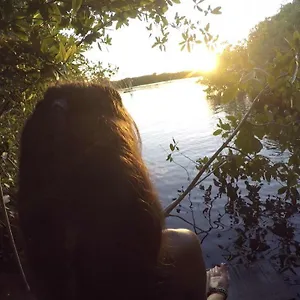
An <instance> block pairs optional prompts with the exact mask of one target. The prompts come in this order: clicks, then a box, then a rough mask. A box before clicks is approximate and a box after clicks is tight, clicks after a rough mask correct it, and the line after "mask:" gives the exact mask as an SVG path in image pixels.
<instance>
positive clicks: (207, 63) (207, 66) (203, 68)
mask: <svg viewBox="0 0 300 300" xmlns="http://www.w3.org/2000/svg"><path fill="white" fill-rule="evenodd" d="M185 64H186V67H185V69H186V70H187V69H188V70H193V71H195V72H212V71H214V70H215V69H216V68H217V66H218V55H217V54H216V53H214V52H212V51H210V50H208V49H206V48H202V49H199V50H198V51H193V52H191V53H189V54H188V56H187V58H186V62H185Z"/></svg>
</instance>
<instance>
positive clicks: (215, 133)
mask: <svg viewBox="0 0 300 300" xmlns="http://www.w3.org/2000/svg"><path fill="white" fill-rule="evenodd" d="M221 133H222V129H217V130H216V131H215V132H214V133H213V135H215V136H217V135H220V134H221Z"/></svg>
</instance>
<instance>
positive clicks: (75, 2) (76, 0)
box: [72, 0, 82, 13]
mask: <svg viewBox="0 0 300 300" xmlns="http://www.w3.org/2000/svg"><path fill="white" fill-rule="evenodd" d="M81 5H82V0H72V10H73V13H77V11H78V10H79V8H80V7H81Z"/></svg>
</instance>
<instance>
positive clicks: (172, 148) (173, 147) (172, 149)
mask: <svg viewBox="0 0 300 300" xmlns="http://www.w3.org/2000/svg"><path fill="white" fill-rule="evenodd" d="M170 149H171V151H172V152H173V151H174V150H175V146H174V145H173V144H170Z"/></svg>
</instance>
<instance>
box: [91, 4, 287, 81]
mask: <svg viewBox="0 0 300 300" xmlns="http://www.w3.org/2000/svg"><path fill="white" fill-rule="evenodd" d="M181 2H182V4H178V5H175V6H173V8H172V10H171V11H170V12H168V13H169V16H170V17H171V16H173V15H174V14H175V12H176V11H178V12H179V14H181V15H187V16H189V17H191V18H195V19H197V16H198V15H199V18H201V20H203V25H204V26H203V27H205V25H206V24H207V23H208V22H210V23H211V27H210V28H211V29H210V31H211V33H213V34H219V35H220V39H221V40H222V41H225V40H226V41H228V42H230V43H236V42H238V41H239V40H243V39H244V38H247V35H248V33H249V30H250V29H251V28H253V27H254V26H255V25H256V24H257V23H258V22H260V21H263V20H264V19H265V18H266V17H269V16H272V15H274V14H276V13H277V12H278V10H279V9H280V6H281V5H282V4H286V3H287V2H291V1H289V0H206V1H204V2H203V4H204V5H203V8H206V7H207V5H208V4H211V5H212V8H214V7H217V6H222V15H214V16H208V17H206V18H204V17H203V15H202V14H201V15H200V14H199V12H198V11H196V10H194V9H193V1H192V0H181ZM145 25H146V24H144V23H141V22H139V21H137V20H132V21H131V22H130V25H129V26H128V27H123V28H121V29H119V30H112V31H111V37H112V46H110V47H108V48H107V49H102V51H100V50H99V49H98V46H97V45H95V46H94V47H93V49H92V50H90V51H89V52H88V53H87V57H88V58H89V59H91V60H92V61H102V62H103V63H104V65H106V64H107V63H111V64H113V65H116V66H118V67H119V72H118V74H117V75H116V77H115V79H120V78H124V77H133V76H140V75H145V74H152V73H163V72H176V71H182V70H191V69H201V68H203V69H205V68H209V66H210V65H212V64H213V63H214V58H213V57H212V56H211V55H210V53H208V51H206V49H204V48H201V49H199V50H198V52H195V51H194V52H193V53H192V54H189V53H187V51H183V52H181V51H180V47H179V46H178V43H179V42H180V41H181V40H182V38H181V33H180V32H172V34H170V35H171V38H170V41H169V42H168V44H167V51H166V52H162V51H160V50H159V49H153V48H152V47H151V46H152V44H153V39H151V38H149V32H148V31H147V30H146V29H145Z"/></svg>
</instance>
